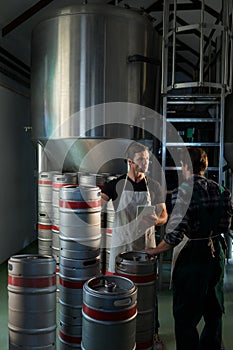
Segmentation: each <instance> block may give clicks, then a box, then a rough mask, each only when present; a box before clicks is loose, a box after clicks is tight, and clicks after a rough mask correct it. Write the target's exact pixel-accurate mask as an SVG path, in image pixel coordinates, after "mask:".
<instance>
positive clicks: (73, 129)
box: [31, 4, 161, 171]
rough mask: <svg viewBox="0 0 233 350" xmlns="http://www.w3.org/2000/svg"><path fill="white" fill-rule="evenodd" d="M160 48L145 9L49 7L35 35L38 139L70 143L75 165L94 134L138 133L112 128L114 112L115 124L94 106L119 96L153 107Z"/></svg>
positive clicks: (35, 125) (35, 131)
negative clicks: (50, 8)
mask: <svg viewBox="0 0 233 350" xmlns="http://www.w3.org/2000/svg"><path fill="white" fill-rule="evenodd" d="M160 47H161V45H160V40H159V35H158V33H157V32H156V31H155V30H154V27H153V24H152V21H151V20H150V19H149V17H148V16H147V15H146V14H145V13H143V11H139V10H132V9H126V8H121V7H119V6H112V5H106V4H105V5H103V4H102V5H101V4H85V5H71V6H69V7H66V8H63V9H58V10H57V11H56V12H53V13H51V14H49V15H48V16H47V19H44V20H43V21H42V22H40V23H39V24H38V25H37V26H36V27H35V28H34V30H33V35H32V73H31V107H32V137H33V140H34V141H35V142H40V143H41V144H42V145H43V146H44V145H45V144H46V142H47V141H48V140H50V142H51V140H56V146H54V147H53V146H51V151H49V152H48V153H53V152H54V150H55V149H56V152H58V149H59V148H61V149H63V153H64V148H65V149H66V150H68V152H66V155H65V157H66V161H67V162H68V165H67V166H66V168H69V169H70V168H71V166H70V165H71V164H72V163H75V162H76V163H79V160H80V159H82V157H83V154H86V153H87V152H88V151H89V149H90V148H92V147H93V146H94V145H95V144H93V140H94V139H95V143H96V142H97V141H96V140H97V139H98V140H100V139H103V138H105V139H106V138H107V139H111V138H117V137H123V138H128V139H132V138H134V128H133V127H132V125H120V124H119V123H118V124H117V127H114V125H113V124H114V117H112V118H113V119H112V121H113V123H110V122H108V121H107V120H106V109H105V107H104V108H103V109H98V111H97V110H95V109H90V108H89V107H91V106H95V105H101V104H108V107H109V103H112V102H114V103H119V102H122V103H130V104H138V105H141V106H146V107H149V108H153V109H154V106H155V103H156V96H157V95H158V93H159V91H160V88H159V87H158V88H157V89H156V84H157V81H158V80H159V79H158V73H157V72H159V60H160V53H161V49H160ZM88 108H89V109H88ZM110 114H111V115H112V113H111V112H110ZM139 117H140V113H139V115H137V114H135V118H136V119H137V118H139ZM97 119H98V120H97ZM77 139H79V142H78V143H77V144H76V141H74V140H77ZM80 139H82V140H83V139H86V140H87V139H89V140H90V139H91V142H89V143H87V142H83V141H80ZM58 140H63V141H60V143H59V142H58ZM98 142H99V141H98ZM57 144H58V146H57ZM77 150H78V151H77ZM80 152H81V155H80ZM49 157H50V158H52V157H51V155H49ZM59 157H60V155H59V154H58V156H57V155H56V156H55V157H53V158H56V159H57V158H59ZM67 159H68V160H67ZM74 165H76V164H74ZM75 168H76V169H77V167H75ZM118 169H119V168H118ZM42 170H47V169H42ZM88 170H89V169H88ZM105 170H106V169H105ZM118 171H119V170H118Z"/></svg>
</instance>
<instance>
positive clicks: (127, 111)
mask: <svg viewBox="0 0 233 350" xmlns="http://www.w3.org/2000/svg"><path fill="white" fill-rule="evenodd" d="M232 15H233V4H232V0H221V1H219V0H189V1H183V0H163V1H160V0H106V1H104V0H87V1H83V0H20V1H18V0H10V1H9V2H8V3H7V4H5V3H4V2H1V3H0V25H1V36H0V102H1V112H2V117H1V120H2V127H1V129H0V136H1V137H0V140H1V144H2V147H1V153H0V154H1V162H2V172H1V174H0V179H2V180H3V179H4V181H2V182H3V183H2V198H3V200H2V202H1V203H2V204H1V212H0V213H1V231H0V328H1V330H2V331H1V334H0V348H1V349H3V350H8V349H9V344H8V342H9V339H8V290H7V283H8V282H7V278H8V260H9V259H10V258H11V257H12V256H13V255H16V254H37V253H38V252H39V253H40V254H42V253H43V252H44V253H45V254H48V255H50V254H52V255H53V256H54V257H55V260H56V263H57V265H59V254H60V253H59V237H58V235H57V233H59V230H56V228H57V226H59V224H58V223H57V222H56V221H54V222H53V228H54V227H55V228H54V229H53V240H54V241H53V243H51V242H52V240H50V241H49V244H50V246H47V245H46V244H47V243H46V242H47V241H48V240H47V241H46V239H47V238H46V239H44V236H42V234H45V229H44V228H45V227H47V228H48V227H49V230H50V231H51V232H52V230H51V227H52V226H50V217H49V216H50V215H49V214H48V211H47V209H46V205H47V204H48V202H47V201H46V200H43V198H42V200H41V198H40V190H41V191H45V192H43V194H44V193H45V195H47V193H48V192H47V187H43V185H44V184H45V183H43V181H44V176H48V175H49V176H53V175H54V174H55V176H56V174H57V176H58V175H59V176H60V175H61V174H70V175H71V177H70V175H67V176H68V177H66V178H65V179H64V178H62V180H61V181H64V183H63V182H62V183H63V184H64V185H66V184H75V183H78V181H79V183H80V181H81V178H80V177H79V175H78V174H84V176H83V177H82V180H83V181H93V176H94V181H95V185H97V186H98V187H100V188H101V186H102V184H103V182H104V181H107V179H109V178H111V177H112V176H115V175H118V174H122V173H124V172H125V171H126V165H125V162H124V157H123V154H124V152H125V149H126V147H127V145H128V142H129V140H132V139H134V140H137V141H139V142H142V143H144V144H145V145H147V146H148V147H149V149H150V152H151V155H152V161H151V164H150V175H152V176H154V177H156V178H157V179H158V180H159V182H161V184H162V186H163V188H164V190H165V192H166V204H167V208H168V211H169V210H170V195H171V192H172V190H173V189H174V188H175V187H177V186H178V185H179V184H180V181H181V179H182V177H181V167H180V164H179V155H180V152H182V150H183V148H185V147H187V146H192V145H194V146H200V147H202V148H204V149H205V150H206V152H207V154H208V158H209V166H208V169H207V173H206V176H207V178H210V179H213V180H215V181H217V182H219V183H221V184H223V185H224V186H226V187H227V188H228V189H229V190H230V191H231V193H233V184H232V183H233V181H232V180H233V175H232V171H233V133H232V126H233V114H232V105H233V95H232V76H233V71H232V64H233V16H232ZM72 174H77V182H75V181H76V180H74V178H73V177H72ZM59 176H58V177H57V178H56V181H57V184H58V185H60V183H59V181H60V177H59ZM85 176H86V177H85ZM46 180H47V178H46ZM48 180H51V178H49V179H48ZM41 184H42V187H40V185H41ZM45 186H46V185H45ZM58 201H59V200H58ZM41 203H42V204H41ZM3 204H4V205H3ZM58 206H59V204H58ZM52 209H53V210H55V209H54V208H52ZM50 210H51V208H50ZM57 215H58V214H57ZM54 220H55V219H54ZM46 225H47V226H46ZM56 225H57V226H56ZM42 231H43V232H42ZM51 232H50V233H51ZM164 232H165V227H162V228H161V229H159V230H157V231H156V239H157V240H158V241H160V240H161V238H162V237H163V235H164ZM54 233H55V235H54ZM232 233H233V231H230V234H231V235H232ZM40 234H41V236H40ZM231 235H230V236H228V238H227V246H228V250H227V256H226V265H225V308H226V310H225V314H224V317H223V343H224V349H225V350H231V349H233V339H232V334H231V325H232V322H233V316H232V315H233V313H232V308H233V278H232V272H233V267H232V266H233V257H232V238H231ZM54 237H56V238H54ZM55 239H56V242H55ZM54 242H55V243H54ZM55 244H56V245H55ZM60 244H64V245H65V244H67V241H66V240H65V239H63V240H62V243H60ZM106 251H107V250H106ZM105 253H106V252H105ZM105 259H106V257H105ZM104 263H106V260H104ZM157 269H158V270H157V271H158V277H157V281H156V283H157V289H158V300H159V302H158V308H159V321H160V335H161V338H162V340H163V343H164V349H165V350H174V349H175V338H174V325H173V316H172V293H171V289H170V270H171V253H170V252H169V253H163V254H161V255H160V256H159V257H158V261H157ZM57 283H58V282H57ZM58 309H59V301H57V316H56V317H57V336H56V343H57V349H61V350H63V349H65V350H66V349H71V348H72V349H73V347H68V345H67V344H66V346H67V347H65V345H64V342H63V345H62V346H63V347H61V348H60V345H61V344H60V340H59V336H58V334H59V326H60V319H59V312H58ZM200 327H201V325H200ZM53 346H54V345H53ZM55 347H56V344H55ZM74 348H77V349H79V348H80V349H81V347H79V345H77V346H76V347H74ZM12 349H13V348H12ZM48 349H49V350H50V349H54V347H51V348H48ZM149 349H151V350H152V348H149ZM149 349H148V350H149ZM9 350H10V349H9ZM27 350H29V348H27ZM30 350H31V349H30ZM87 350H89V349H87ZM94 350H97V349H94ZM127 350H131V348H129V349H127ZM206 350H210V349H206Z"/></svg>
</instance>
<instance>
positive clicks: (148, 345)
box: [136, 338, 153, 350]
mask: <svg viewBox="0 0 233 350" xmlns="http://www.w3.org/2000/svg"><path fill="white" fill-rule="evenodd" d="M152 346H153V338H152V339H150V340H148V341H146V342H143V343H137V342H136V350H143V349H149V348H152Z"/></svg>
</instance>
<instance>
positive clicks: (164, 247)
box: [145, 239, 174, 255]
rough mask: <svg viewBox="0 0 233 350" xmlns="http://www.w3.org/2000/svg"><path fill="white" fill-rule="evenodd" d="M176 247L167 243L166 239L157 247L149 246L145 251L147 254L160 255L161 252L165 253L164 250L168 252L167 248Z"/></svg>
mask: <svg viewBox="0 0 233 350" xmlns="http://www.w3.org/2000/svg"><path fill="white" fill-rule="evenodd" d="M172 248H174V246H172V245H170V244H168V243H166V242H165V241H164V239H163V240H162V241H161V242H160V243H159V244H158V245H157V247H155V248H148V249H145V252H146V253H147V254H151V255H158V254H160V253H163V252H166V251H167V250H170V249H172Z"/></svg>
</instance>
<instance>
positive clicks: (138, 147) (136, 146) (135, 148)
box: [125, 141, 149, 160]
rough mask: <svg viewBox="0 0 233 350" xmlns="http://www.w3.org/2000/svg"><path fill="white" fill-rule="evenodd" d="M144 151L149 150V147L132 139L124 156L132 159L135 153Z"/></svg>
mask: <svg viewBox="0 0 233 350" xmlns="http://www.w3.org/2000/svg"><path fill="white" fill-rule="evenodd" d="M144 151H148V152H149V149H148V147H147V146H145V145H143V144H141V143H139V142H136V141H133V142H132V143H131V144H130V145H129V146H128V148H127V150H126V152H125V156H126V158H127V159H128V158H129V159H131V160H133V159H134V156H135V154H136V153H140V152H144Z"/></svg>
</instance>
